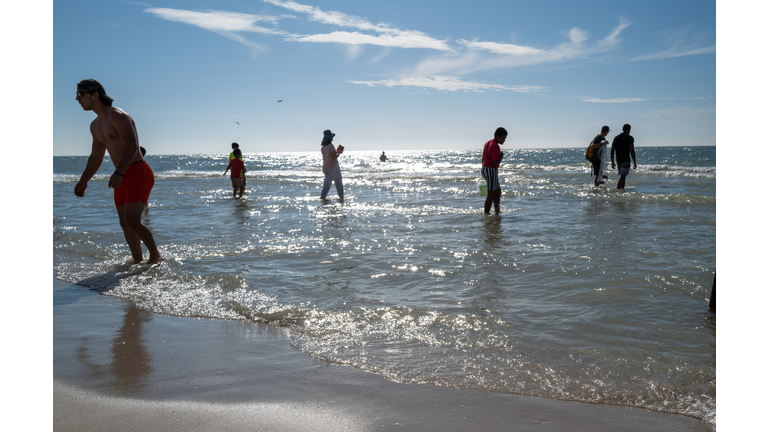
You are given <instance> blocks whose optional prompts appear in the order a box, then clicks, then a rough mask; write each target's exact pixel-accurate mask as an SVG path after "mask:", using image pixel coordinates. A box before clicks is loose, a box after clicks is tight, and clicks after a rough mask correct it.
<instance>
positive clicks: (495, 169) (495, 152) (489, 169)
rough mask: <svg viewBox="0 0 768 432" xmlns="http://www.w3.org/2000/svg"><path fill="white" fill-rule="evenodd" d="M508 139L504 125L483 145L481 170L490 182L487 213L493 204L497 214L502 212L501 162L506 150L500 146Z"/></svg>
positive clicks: (486, 201) (486, 202) (487, 181)
mask: <svg viewBox="0 0 768 432" xmlns="http://www.w3.org/2000/svg"><path fill="white" fill-rule="evenodd" d="M506 140H507V130H506V129H504V128H503V127H500V128H498V129H496V132H495V133H494V134H493V139H492V140H489V141H488V142H486V143H485V146H483V168H482V169H481V170H480V172H481V173H482V174H483V178H484V179H485V181H486V183H487V184H488V196H487V197H486V198H485V214H491V204H493V206H494V210H495V211H496V214H498V213H500V212H501V206H500V202H501V185H499V163H500V162H501V159H502V158H503V157H504V152H502V151H501V148H499V146H500V145H502V144H504V141H506Z"/></svg>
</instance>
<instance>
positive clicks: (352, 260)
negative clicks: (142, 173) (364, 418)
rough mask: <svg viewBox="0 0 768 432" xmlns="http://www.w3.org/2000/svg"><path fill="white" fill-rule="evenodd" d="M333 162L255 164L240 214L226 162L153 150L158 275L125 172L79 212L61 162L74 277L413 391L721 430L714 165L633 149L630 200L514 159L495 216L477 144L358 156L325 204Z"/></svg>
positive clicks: (75, 173)
mask: <svg viewBox="0 0 768 432" xmlns="http://www.w3.org/2000/svg"><path fill="white" fill-rule="evenodd" d="M243 147H244V150H247V146H243ZM319 147H320V146H319V144H318V149H317V151H315V152H282V153H280V152H277V153H245V154H244V160H245V165H246V167H247V169H248V174H247V176H248V180H247V186H246V193H245V195H244V196H243V198H242V199H236V198H233V197H232V192H233V190H232V187H231V184H230V181H229V175H227V177H222V173H223V172H224V169H225V168H226V166H227V156H228V152H227V153H219V154H197V155H153V154H152V149H151V148H148V150H149V154H148V155H147V156H146V160H147V162H148V163H149V164H150V166H151V167H152V169H153V170H154V172H155V177H156V181H155V187H154V189H153V190H152V195H151V197H150V203H149V206H148V209H147V210H146V211H145V214H144V216H143V221H144V223H145V225H147V226H148V227H149V228H150V229H151V230H152V232H153V234H154V237H155V240H156V242H157V244H158V247H159V249H160V251H161V253H162V254H163V255H164V258H165V260H164V261H162V262H161V263H159V264H156V265H152V266H149V265H145V264H131V263H129V260H130V252H129V250H128V247H127V245H126V243H125V240H124V238H123V234H122V232H121V230H120V227H119V224H118V220H117V214H116V212H115V208H114V204H113V200H112V190H111V189H109V188H108V187H107V181H108V178H109V175H110V174H111V172H112V171H113V165H112V163H111V162H110V161H109V160H108V158H107V160H105V162H104V163H103V165H102V168H101V169H100V171H99V172H98V174H97V175H96V176H95V177H94V179H93V180H92V181H91V182H90V183H89V186H88V189H87V190H86V197H85V198H76V197H75V196H74V194H73V189H74V186H75V184H76V182H77V181H78V179H79V176H80V173H82V171H83V169H84V167H85V164H86V160H87V157H84V156H82V157H80V156H78V157H74V156H73V157H63V156H62V157H54V161H53V168H54V173H53V182H54V184H53V209H54V215H53V216H54V218H53V247H54V257H55V270H56V274H57V277H58V278H59V279H61V280H65V281H67V282H71V283H76V284H79V285H84V286H88V287H90V288H91V289H94V290H97V291H98V292H100V293H101V294H103V295H108V296H116V297H121V298H125V299H130V300H132V301H133V302H134V303H135V304H136V305H137V306H138V307H139V308H142V309H146V310H149V311H153V312H156V313H160V314H167V315H173V316H188V317H207V318H213V319H222V320H245V321H252V322H258V323H265V324H267V325H271V326H280V327H286V328H289V329H290V330H291V334H292V335H293V337H292V344H293V346H294V347H295V348H296V349H297V350H299V351H301V352H303V353H305V354H306V355H308V356H311V357H313V358H316V359H320V360H324V361H327V362H331V363H336V364H342V365H349V366H351V367H355V368H358V369H362V370H365V371H370V372H373V373H377V374H381V375H383V376H384V377H386V378H387V379H390V380H393V381H397V382H403V383H420V384H432V385H438V386H446V387H455V388H464V389H476V390H482V391H491V392H501V393H514V394H522V395H531V396H539V397H545V398H554V399H561V400H569V401H581V402H589V403H597V404H614V405H625V406H633V407H640V408H645V409H650V410H655V411H661V412H668V413H677V414H683V415H687V416H691V417H695V418H698V419H703V420H704V421H706V422H708V423H710V424H712V425H713V426H714V425H715V423H716V410H715V407H716V354H715V351H716V349H715V348H716V331H715V328H716V319H715V314H714V313H712V312H710V311H709V310H708V299H709V296H710V291H711V289H712V284H713V280H714V274H715V271H716V252H715V249H716V241H715V238H716V235H715V234H716V216H715V214H716V211H715V208H716V193H715V187H716V158H715V154H716V152H715V147H637V157H638V160H639V164H638V167H637V170H633V171H632V172H631V173H630V175H629V176H628V177H627V188H626V189H625V190H617V189H616V188H615V186H616V181H617V179H618V177H617V176H616V175H615V171H613V172H609V175H610V178H609V179H608V180H607V182H606V187H601V188H595V187H593V185H592V182H593V181H592V178H591V177H590V164H589V163H588V162H587V161H586V160H585V159H584V151H585V149H582V148H551V149H520V148H515V147H514V144H513V143H512V142H508V143H507V144H506V145H504V146H503V150H504V151H505V157H504V160H503V161H502V165H501V167H500V170H499V177H500V181H501V187H502V190H503V195H502V198H501V210H502V212H501V214H500V215H490V216H488V215H484V214H483V204H484V201H485V198H484V197H481V196H480V194H479V189H478V184H479V183H478V181H479V180H480V159H481V148H480V146H478V148H477V149H473V150H455V151H434V150H430V151H418V150H411V151H388V152H387V156H388V157H389V162H387V163H381V162H379V160H378V157H379V154H380V152H355V151H346V152H345V153H344V154H343V155H342V156H341V157H340V165H341V171H342V175H343V178H344V187H345V199H344V202H340V201H339V200H338V199H336V190H335V188H334V187H331V191H330V193H329V199H328V200H327V201H325V202H323V201H321V200H320V199H319V196H320V189H321V187H322V183H323V174H322V172H321V165H322V160H321V155H320V148H319ZM145 254H146V251H145ZM191 325H194V321H192V324H191ZM242 343H248V341H247V340H244V341H243V342H242Z"/></svg>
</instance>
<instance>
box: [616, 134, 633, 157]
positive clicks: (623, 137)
mask: <svg viewBox="0 0 768 432" xmlns="http://www.w3.org/2000/svg"><path fill="white" fill-rule="evenodd" d="M611 145H612V146H613V148H614V149H615V151H616V163H622V162H629V161H630V157H629V154H630V150H631V149H632V148H634V147H633V146H634V145H635V139H634V138H632V135H630V134H628V133H626V132H622V133H620V134H618V135H616V137H615V138H614V139H613V144H611Z"/></svg>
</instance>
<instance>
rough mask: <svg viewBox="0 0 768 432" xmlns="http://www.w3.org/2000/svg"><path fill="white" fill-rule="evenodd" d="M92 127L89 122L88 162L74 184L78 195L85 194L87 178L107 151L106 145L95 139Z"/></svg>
mask: <svg viewBox="0 0 768 432" xmlns="http://www.w3.org/2000/svg"><path fill="white" fill-rule="evenodd" d="M94 127H95V126H94V125H93V123H91V136H93V142H92V143H91V155H90V156H89V157H88V163H87V164H86V165H85V170H84V171H83V174H82V175H81V176H80V181H79V182H77V184H76V185H75V195H76V196H79V197H84V196H85V188H87V187H88V180H90V179H91V178H93V176H94V175H95V174H96V172H97V171H98V170H99V168H100V167H101V163H102V162H103V161H104V153H105V152H106V151H107V145H106V144H104V143H103V142H101V141H99V140H98V139H96V134H95V133H93V128H94Z"/></svg>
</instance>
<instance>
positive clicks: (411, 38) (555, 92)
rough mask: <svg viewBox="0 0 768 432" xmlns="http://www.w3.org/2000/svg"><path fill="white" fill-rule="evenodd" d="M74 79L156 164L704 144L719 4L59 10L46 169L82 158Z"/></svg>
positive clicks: (551, 1)
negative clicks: (330, 147)
mask: <svg viewBox="0 0 768 432" xmlns="http://www.w3.org/2000/svg"><path fill="white" fill-rule="evenodd" d="M85 78H94V79H96V80H98V81H100V82H101V83H102V84H103V85H104V87H105V89H106V91H107V93H108V94H109V95H110V96H111V97H112V98H114V99H115V106H118V107H120V108H122V109H124V110H125V111H127V112H128V113H129V114H131V116H132V117H133V118H134V120H135V121H136V125H137V128H138V132H139V139H140V143H141V145H142V146H144V147H145V148H147V150H148V152H150V153H154V154H195V153H219V152H226V151H229V149H230V144H231V142H238V143H240V147H241V149H243V151H244V152H246V153H248V152H269V151H312V150H317V148H318V147H319V143H320V141H321V138H322V132H323V130H325V129H331V130H332V131H333V132H334V133H336V138H335V141H334V143H337V144H343V145H344V146H345V148H346V149H347V150H370V151H385V150H402V149H471V148H479V147H481V146H482V144H483V143H484V142H485V141H487V140H488V139H490V138H492V137H493V132H494V130H495V129H496V128H497V127H499V126H502V127H505V128H506V129H507V130H508V131H509V133H510V135H509V138H508V140H507V143H508V144H511V146H514V147H519V148H539V147H586V145H587V143H588V142H589V141H590V140H591V139H592V138H593V137H594V136H595V135H596V134H597V133H599V132H600V127H601V126H603V125H608V126H609V127H610V128H611V130H612V132H611V134H609V139H612V137H613V136H615V135H616V134H618V133H620V132H621V127H622V125H623V124H625V123H629V124H631V125H632V135H633V136H634V137H635V141H636V143H637V146H678V145H680V146H692V145H715V131H716V128H715V123H716V116H715V112H716V109H715V107H716V98H717V95H716V3H715V2H714V1H707V0H695V1H685V0H679V1H669V0H664V1H655V0H649V1H642V2H637V1H615V0H611V1H597V0H592V1H570V0H562V1H561V0H538V1H509V0H505V1H501V0H494V1H488V0H476V1H471V2H470V1H451V0H440V1H424V0H418V1H415V0H406V1H400V0H392V1H342V0H336V1H326V0H311V1H310V0H301V1H296V2H294V1H285V0H216V1H208V0H198V1H176V0H163V1H161V2H157V3H154V2H152V3H145V2H134V1H115V0H70V1H54V2H53V90H52V92H53V98H52V99H53V154H54V155H56V156H59V155H87V154H88V153H89V151H90V142H91V137H90V134H89V132H88V123H89V122H90V121H91V120H92V119H93V118H94V117H95V114H93V113H92V112H84V111H83V110H82V109H81V108H80V106H79V105H78V104H77V101H76V100H75V90H76V84H77V82H79V81H80V80H82V79H85ZM278 101H282V102H278Z"/></svg>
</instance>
